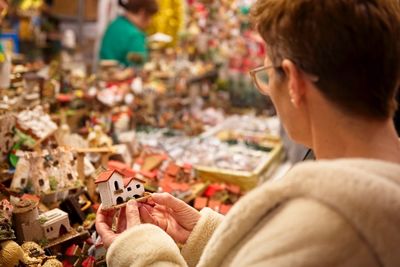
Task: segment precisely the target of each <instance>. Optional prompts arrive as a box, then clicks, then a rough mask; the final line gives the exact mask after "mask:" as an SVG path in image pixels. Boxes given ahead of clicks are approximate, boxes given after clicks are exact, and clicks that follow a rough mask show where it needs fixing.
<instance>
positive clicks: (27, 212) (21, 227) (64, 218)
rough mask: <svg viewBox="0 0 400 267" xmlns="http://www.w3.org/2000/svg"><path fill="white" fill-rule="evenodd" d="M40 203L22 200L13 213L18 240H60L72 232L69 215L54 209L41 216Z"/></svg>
mask: <svg viewBox="0 0 400 267" xmlns="http://www.w3.org/2000/svg"><path fill="white" fill-rule="evenodd" d="M37 206H38V203H37V202H33V201H27V200H21V201H20V202H19V203H17V204H16V206H15V207H14V211H13V221H14V225H15V230H16V234H17V240H18V241H19V242H23V241H43V240H51V239H55V238H58V237H60V236H62V235H64V234H66V233H68V232H70V231H71V230H72V227H71V225H70V223H69V218H68V213H66V212H64V211H62V210H60V209H53V210H50V211H47V212H45V213H43V214H41V215H39V210H38V207H37Z"/></svg>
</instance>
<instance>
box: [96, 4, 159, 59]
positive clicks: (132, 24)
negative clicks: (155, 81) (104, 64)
mask: <svg viewBox="0 0 400 267" xmlns="http://www.w3.org/2000/svg"><path fill="white" fill-rule="evenodd" d="M119 5H120V6H121V7H122V8H123V9H124V14H123V15H121V16H118V17H117V18H116V19H115V20H114V21H113V22H112V23H111V24H110V25H109V26H108V28H107V30H106V32H105V34H104V37H103V40H102V42H101V46H100V60H116V61H118V62H119V63H120V64H121V65H123V66H136V67H140V66H142V65H143V64H144V63H145V62H146V61H147V59H148V47H147V39H146V33H145V30H146V28H147V27H148V26H149V25H150V22H151V18H152V16H153V15H155V14H156V13H157V11H158V4H157V1H156V0H146V1H143V0H119Z"/></svg>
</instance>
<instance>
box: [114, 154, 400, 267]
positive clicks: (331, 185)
mask: <svg viewBox="0 0 400 267" xmlns="http://www.w3.org/2000/svg"><path fill="white" fill-rule="evenodd" d="M201 214H202V216H201V219H200V221H199V222H198V223H197V225H196V227H195V229H194V230H193V232H192V234H191V235H190V237H189V239H188V242H187V244H186V245H185V246H184V248H183V249H182V251H180V250H179V248H178V246H177V245H176V244H175V243H174V241H173V240H172V239H171V238H170V237H169V236H168V235H167V234H166V233H164V232H163V231H162V230H161V229H160V228H158V227H156V226H153V225H149V224H143V225H139V226H136V227H134V228H132V229H129V230H128V231H126V232H125V233H123V234H122V235H121V236H119V237H118V238H117V239H116V240H115V241H114V243H113V244H112V245H111V247H110V249H109V251H108V253H107V263H108V266H111V267H114V266H121V267H123V266H124V267H125V266H202V267H213V266H222V267H224V266H235V267H241V266H252V267H256V266H257V267H258V266H260V267H261V266H266V267H269V266H271V267H283V266H285V267H286V266H288V267H289V266H297V267H299V266H307V267H308V266H309V267H311V266H324V267H329V266H348V267H350V266H351V267H358V266H360V267H372V266H374V267H375V266H377V267H378V266H385V267H399V266H400V165H397V164H393V163H388V162H382V161H375V160H361V159H360V160H356V159H349V160H335V161H318V162H308V163H302V164H299V165H297V166H296V167H294V168H293V169H292V170H291V171H290V172H289V173H288V174H287V175H286V177H285V178H284V179H283V180H281V181H278V182H271V183H265V184H264V185H262V186H261V187H259V188H257V189H255V190H254V191H252V192H251V193H249V194H248V195H246V196H245V197H244V198H242V199H241V200H240V201H239V202H238V203H237V204H236V205H235V206H234V208H233V209H232V210H231V211H230V213H229V214H228V215H227V216H226V218H224V219H223V218H222V216H220V215H218V214H216V213H214V212H213V211H211V210H209V209H204V210H202V212H201Z"/></svg>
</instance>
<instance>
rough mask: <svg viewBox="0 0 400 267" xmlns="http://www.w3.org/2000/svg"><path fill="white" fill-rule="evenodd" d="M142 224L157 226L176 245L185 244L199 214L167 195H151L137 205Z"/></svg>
mask: <svg viewBox="0 0 400 267" xmlns="http://www.w3.org/2000/svg"><path fill="white" fill-rule="evenodd" d="M139 211H140V216H141V219H142V222H144V223H152V224H154V225H157V226H159V227H160V228H161V229H163V230H164V231H165V232H166V233H167V234H169V235H170V236H171V237H172V238H173V239H174V240H175V242H177V243H180V244H185V243H186V241H187V239H188V238H189V235H190V233H191V232H192V230H193V228H194V226H195V225H196V223H197V222H198V220H199V219H200V213H199V212H198V211H197V210H195V209H194V208H192V207H191V206H189V205H188V204H186V203H185V202H183V201H182V200H179V199H177V198H175V197H173V196H172V195H170V194H168V193H161V194H153V195H152V196H151V198H150V199H148V201H147V203H145V204H142V203H141V204H140V205H139Z"/></svg>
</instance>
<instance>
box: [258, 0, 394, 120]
mask: <svg viewBox="0 0 400 267" xmlns="http://www.w3.org/2000/svg"><path fill="white" fill-rule="evenodd" d="M252 18H253V22H254V23H255V25H256V27H257V30H258V31H259V32H260V34H261V36H262V37H263V39H264V40H265V42H266V43H267V47H268V53H269V56H270V57H271V59H272V61H273V62H274V63H276V64H279V63H280V61H281V60H283V59H285V58H287V59H290V60H292V61H293V62H294V63H295V64H296V65H297V66H298V67H299V68H301V69H302V70H303V71H305V72H307V73H310V74H315V75H317V76H318V77H319V81H318V82H316V85H317V87H318V88H319V90H321V92H322V93H323V94H324V95H325V97H326V98H327V99H329V100H331V102H333V103H335V104H336V105H337V106H338V107H340V108H342V110H344V111H346V112H350V113H351V114H356V115H362V116H367V117H373V118H377V119H384V118H388V117H390V116H393V114H394V112H395V110H396V109H397V103H396V101H395V96H396V92H397V91H398V90H399V86H400V2H399V1H398V0H258V1H257V2H256V3H255V4H254V6H253V8H252Z"/></svg>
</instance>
